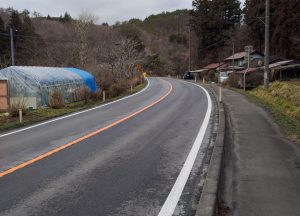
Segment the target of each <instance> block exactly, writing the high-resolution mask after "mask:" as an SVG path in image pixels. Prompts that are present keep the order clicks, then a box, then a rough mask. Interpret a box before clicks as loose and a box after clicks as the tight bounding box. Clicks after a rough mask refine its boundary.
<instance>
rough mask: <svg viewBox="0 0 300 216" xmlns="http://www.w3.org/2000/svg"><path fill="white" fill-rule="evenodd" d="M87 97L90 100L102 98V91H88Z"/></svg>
mask: <svg viewBox="0 0 300 216" xmlns="http://www.w3.org/2000/svg"><path fill="white" fill-rule="evenodd" d="M89 98H90V99H91V100H92V101H98V100H100V99H101V98H102V91H101V90H100V89H99V90H97V91H96V92H90V93H89Z"/></svg>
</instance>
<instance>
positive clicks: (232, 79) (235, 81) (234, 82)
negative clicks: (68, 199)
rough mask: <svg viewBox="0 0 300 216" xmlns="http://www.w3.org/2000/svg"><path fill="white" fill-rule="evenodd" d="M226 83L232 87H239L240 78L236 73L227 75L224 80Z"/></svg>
mask: <svg viewBox="0 0 300 216" xmlns="http://www.w3.org/2000/svg"><path fill="white" fill-rule="evenodd" d="M226 83H227V84H228V85H229V86H230V87H233V88H239V87H240V78H239V76H238V75H236V74H231V75H229V77H228V79H227V80H226Z"/></svg>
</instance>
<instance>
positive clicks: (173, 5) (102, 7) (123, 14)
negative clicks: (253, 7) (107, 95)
mask: <svg viewBox="0 0 300 216" xmlns="http://www.w3.org/2000/svg"><path fill="white" fill-rule="evenodd" d="M240 1H242V2H244V1H245V0H240ZM0 7H4V8H7V7H13V8H14V9H17V10H24V9H28V10H29V11H30V12H33V11H37V12H40V13H41V14H42V15H44V16H47V15H48V14H50V16H60V15H61V14H64V13H65V12H66V11H68V12H69V13H70V14H71V16H72V17H77V16H78V15H79V14H80V13H81V12H83V11H87V12H89V13H91V14H93V15H95V16H96V17H97V18H98V21H97V22H98V23H102V22H108V23H110V24H114V23H115V22H116V21H124V20H129V19H131V18H139V19H144V18H146V17H147V16H149V15H151V14H157V13H160V12H163V11H174V10H176V9H186V8H188V9H191V8H192V0H0Z"/></svg>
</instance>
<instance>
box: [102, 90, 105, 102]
mask: <svg viewBox="0 0 300 216" xmlns="http://www.w3.org/2000/svg"><path fill="white" fill-rule="evenodd" d="M102 99H103V102H105V91H104V90H103V96H102Z"/></svg>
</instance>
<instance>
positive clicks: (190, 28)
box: [189, 26, 191, 71]
mask: <svg viewBox="0 0 300 216" xmlns="http://www.w3.org/2000/svg"><path fill="white" fill-rule="evenodd" d="M189 71H191V26H189Z"/></svg>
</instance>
